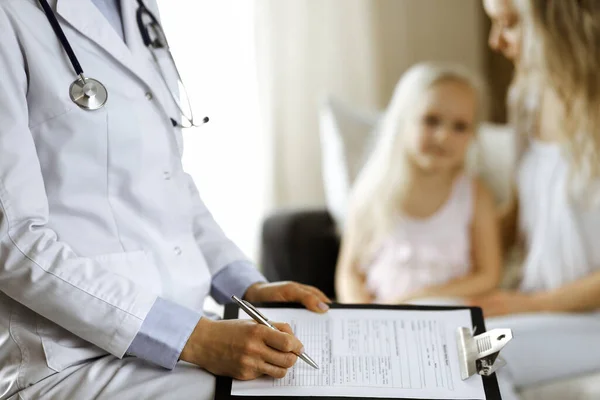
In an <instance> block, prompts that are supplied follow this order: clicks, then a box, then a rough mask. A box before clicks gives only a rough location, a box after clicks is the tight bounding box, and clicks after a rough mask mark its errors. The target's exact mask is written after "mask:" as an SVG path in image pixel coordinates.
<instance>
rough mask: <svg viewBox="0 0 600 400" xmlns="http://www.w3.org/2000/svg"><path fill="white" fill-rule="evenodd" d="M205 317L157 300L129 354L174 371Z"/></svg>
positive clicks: (135, 338) (163, 300) (130, 347)
mask: <svg viewBox="0 0 600 400" xmlns="http://www.w3.org/2000/svg"><path fill="white" fill-rule="evenodd" d="M201 317H202V314H201V313H199V312H197V311H194V310H191V309H189V308H187V307H184V306H182V305H179V304H177V303H174V302H172V301H169V300H165V299H162V298H160V297H159V298H157V299H156V301H155V302H154V305H153V306H152V308H151V309H150V312H148V315H146V319H144V322H143V323H142V326H141V328H140V330H139V331H138V333H137V335H136V336H135V337H134V338H133V342H131V345H129V349H127V354H128V355H132V356H135V357H138V358H142V359H144V360H146V361H149V362H151V363H153V364H156V365H160V366H161V367H164V368H168V369H173V368H175V364H177V361H178V360H179V355H180V354H181V351H182V350H183V347H184V346H185V344H186V343H187V341H188V339H189V337H190V335H191V334H192V332H193V331H194V328H195V327H196V325H197V324H198V321H199V320H200V318H201Z"/></svg>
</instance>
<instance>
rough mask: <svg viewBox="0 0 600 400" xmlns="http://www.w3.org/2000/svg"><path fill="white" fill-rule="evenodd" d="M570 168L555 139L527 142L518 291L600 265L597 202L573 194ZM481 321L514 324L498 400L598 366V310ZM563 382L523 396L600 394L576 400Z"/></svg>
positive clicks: (550, 285) (554, 398)
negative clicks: (548, 390) (522, 252)
mask: <svg viewBox="0 0 600 400" xmlns="http://www.w3.org/2000/svg"><path fill="white" fill-rule="evenodd" d="M569 170H570V168H569V164H568V161H567V158H566V157H565V155H564V154H563V150H562V148H561V146H560V145H559V144H556V143H547V142H541V141H538V140H535V139H530V143H529V145H528V146H527V148H526V150H525V152H524V153H523V154H522V157H521V162H520V164H519V170H518V173H517V185H518V190H519V228H520V231H521V233H522V235H523V237H524V239H525V247H526V253H527V257H526V258H525V261H524V264H523V280H522V283H521V290H522V291H525V292H540V291H548V290H552V289H556V288H558V287H561V286H563V285H565V284H568V283H569V282H572V281H574V280H577V279H580V278H583V277H585V276H588V275H591V274H592V273H594V272H595V271H597V270H598V269H600V246H598V244H597V242H598V238H600V206H598V205H595V206H594V205H592V206H589V205H587V204H585V202H581V201H579V200H578V197H577V196H573V195H572V193H574V192H573V189H574V188H573V187H572V184H571V183H572V182H573V178H572V176H571V174H570V173H569ZM575 193H576V192H575ZM588 194H589V193H588ZM486 326H487V328H488V329H493V328H511V329H512V330H513V333H514V336H515V339H514V340H513V341H512V342H511V343H509V344H508V346H507V347H506V348H505V349H504V350H502V356H503V357H504V359H505V360H506V361H507V365H506V368H504V369H502V370H501V371H500V373H499V374H498V378H499V383H500V387H501V391H502V398H503V399H506V400H516V399H519V398H520V396H519V395H518V394H517V393H516V391H515V389H523V388H528V387H532V386H536V385H540V384H544V383H548V382H556V381H560V380H563V379H567V378H571V377H573V376H581V375H583V374H592V373H598V372H599V371H600V346H598V337H600V313H598V312H590V313H533V314H521V315H509V316H506V317H499V318H491V319H486ZM568 387H569V386H568V385H565V386H560V385H558V386H556V385H555V386H553V387H552V388H553V391H554V393H551V394H550V393H547V394H544V395H541V396H540V397H535V396H534V397H529V396H528V395H526V396H523V397H522V398H523V399H527V400H528V399H533V398H535V399H538V398H544V399H547V400H562V399H567V398H575V397H577V398H585V399H588V398H590V399H591V398H594V399H596V398H598V397H597V396H598V394H596V395H594V394H591V395H590V397H588V396H585V397H578V394H575V393H572V392H569V391H568ZM532 393H533V394H532V396H533V395H534V394H535V392H532Z"/></svg>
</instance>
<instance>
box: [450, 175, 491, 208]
mask: <svg viewBox="0 0 600 400" xmlns="http://www.w3.org/2000/svg"><path fill="white" fill-rule="evenodd" d="M453 197H454V199H455V200H454V201H455V202H456V203H457V204H459V205H460V206H461V209H462V210H463V212H464V213H466V215H467V216H468V218H469V219H472V217H473V215H474V214H475V211H476V209H477V208H478V207H481V206H483V207H486V208H489V207H492V208H493V207H495V200H494V195H493V192H492V191H491V190H490V188H489V186H488V185H487V184H486V183H485V181H484V180H483V179H481V178H480V177H477V176H472V175H468V174H463V175H461V176H459V177H457V178H456V181H455V184H454V196H453Z"/></svg>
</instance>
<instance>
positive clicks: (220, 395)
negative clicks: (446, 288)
mask: <svg viewBox="0 0 600 400" xmlns="http://www.w3.org/2000/svg"><path fill="white" fill-rule="evenodd" d="M254 305H255V306H256V307H259V308H304V306H302V305H301V304H297V303H257V304H254ZM330 309H357V310H365V309H368V310H412V311H415V310H416V311H449V310H466V309H468V310H470V312H471V324H472V327H473V328H474V329H476V330H477V332H478V333H483V332H485V323H484V319H483V312H482V310H481V308H479V307H456V306H421V305H375V304H339V303H333V304H330ZM237 318H238V307H237V305H235V304H227V305H226V306H225V312H224V319H237ZM460 332H461V330H460V327H457V341H458V342H457V343H460V341H461V340H462V343H460V344H459V347H460V346H463V347H464V346H465V344H466V345H476V343H475V342H474V341H471V343H465V339H467V340H468V337H467V338H465V336H464V334H465V331H464V330H462V335H461V333H460ZM466 350H467V351H466V352H465V353H464V354H462V355H459V357H460V358H462V357H463V356H465V354H467V355H468V353H469V351H468V349H466ZM472 361H474V360H472ZM459 362H464V360H459ZM463 368H466V364H465V366H464V367H463V366H461V371H462V370H463ZM481 378H482V383H483V388H484V392H485V398H486V400H501V399H502V398H501V396H500V389H499V387H498V380H497V378H496V374H495V373H492V374H490V375H489V376H481ZM231 389H232V378H228V377H222V376H218V377H217V380H216V388H215V400H229V399H235V400H252V399H257V398H262V399H268V400H276V399H281V400H288V399H290V400H316V399H338V400H342V399H363V400H385V399H386V398H384V397H339V396H337V397H335V396H334V397H331V396H329V397H328V396H237V395H232V394H231ZM393 398H394V399H404V400H414V398H399V397H393ZM429 400H439V399H433V398H432V399H429Z"/></svg>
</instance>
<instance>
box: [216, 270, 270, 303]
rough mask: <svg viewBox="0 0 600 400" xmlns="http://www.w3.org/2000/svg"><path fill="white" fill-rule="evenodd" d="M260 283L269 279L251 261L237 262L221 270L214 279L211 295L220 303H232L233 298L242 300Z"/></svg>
mask: <svg viewBox="0 0 600 400" xmlns="http://www.w3.org/2000/svg"><path fill="white" fill-rule="evenodd" d="M258 282H267V279H266V278H265V277H264V276H263V274H261V273H260V272H259V271H258V269H256V267H255V266H254V264H252V263H251V262H250V261H236V262H233V263H231V264H229V265H228V266H227V267H225V268H223V269H222V270H220V271H219V272H218V273H217V274H216V275H215V276H213V278H212V285H211V288H210V295H211V296H212V297H213V298H214V299H215V300H216V301H217V302H218V303H219V304H225V303H230V302H231V296H233V295H236V296H237V297H239V298H240V299H241V298H243V296H244V293H246V290H248V288H249V287H250V286H252V285H253V284H255V283H258Z"/></svg>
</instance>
